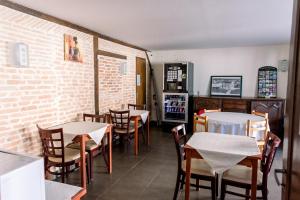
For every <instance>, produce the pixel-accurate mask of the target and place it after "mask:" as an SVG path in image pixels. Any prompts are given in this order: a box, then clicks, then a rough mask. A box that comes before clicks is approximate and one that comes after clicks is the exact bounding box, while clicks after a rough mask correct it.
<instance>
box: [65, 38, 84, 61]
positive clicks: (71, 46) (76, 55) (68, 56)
mask: <svg viewBox="0 0 300 200" xmlns="http://www.w3.org/2000/svg"><path fill="white" fill-rule="evenodd" d="M64 46H65V60H67V61H75V62H81V63H82V62H83V58H82V54H81V51H80V47H79V42H78V38H77V37H76V36H72V35H67V34H65V35H64Z"/></svg>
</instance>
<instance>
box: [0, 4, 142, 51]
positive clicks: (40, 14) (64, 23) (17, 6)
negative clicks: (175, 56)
mask: <svg viewBox="0 0 300 200" xmlns="http://www.w3.org/2000/svg"><path fill="white" fill-rule="evenodd" d="M0 5H2V6H5V7H8V8H11V9H13V10H17V11H20V12H22V13H26V14H28V15H32V16H35V17H38V18H40V19H44V20H47V21H50V22H54V23H56V24H59V25H62V26H66V27H69V28H72V29H75V30H78V31H80V32H83V33H87V34H90V35H93V36H96V37H99V38H101V39H104V40H108V41H111V42H114V43H117V44H120V45H123V46H127V47H130V48H133V49H137V50H141V51H148V50H147V49H144V48H141V47H138V46H136V45H133V44H129V43H127V42H124V41H121V40H118V39H115V38H112V37H109V36H107V35H104V34H101V33H98V32H96V31H93V30H91V29H88V28H85V27H83V26H79V25H77V24H74V23H72V22H69V21H66V20H63V19H60V18H57V17H54V16H52V15H48V14H45V13H43V12H40V11H37V10H34V9H31V8H28V7H25V6H22V5H20V4H17V3H14V2H11V1H8V0H0Z"/></svg>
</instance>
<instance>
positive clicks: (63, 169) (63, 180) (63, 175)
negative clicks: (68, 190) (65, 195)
mask: <svg viewBox="0 0 300 200" xmlns="http://www.w3.org/2000/svg"><path fill="white" fill-rule="evenodd" d="M61 170H62V171H61V182H62V183H64V182H65V166H62V168H61Z"/></svg>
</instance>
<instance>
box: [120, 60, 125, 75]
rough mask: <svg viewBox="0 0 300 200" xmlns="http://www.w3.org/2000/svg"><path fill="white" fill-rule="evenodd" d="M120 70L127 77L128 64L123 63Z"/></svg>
mask: <svg viewBox="0 0 300 200" xmlns="http://www.w3.org/2000/svg"><path fill="white" fill-rule="evenodd" d="M119 70H120V74H121V75H126V74H127V62H122V63H121V64H120V67H119Z"/></svg>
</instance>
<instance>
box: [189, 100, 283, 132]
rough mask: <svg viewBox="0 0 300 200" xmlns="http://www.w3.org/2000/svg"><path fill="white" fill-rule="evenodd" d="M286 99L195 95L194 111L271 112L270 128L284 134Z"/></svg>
mask: <svg viewBox="0 0 300 200" xmlns="http://www.w3.org/2000/svg"><path fill="white" fill-rule="evenodd" d="M284 104H285V100H284V99H279V98H277V99H262V98H229V97H228V98H227V97H205V96H195V97H194V111H195V112H196V111H198V110H200V109H218V108H221V109H222V111H224V112H242V113H251V111H252V110H256V111H258V112H266V113H269V123H270V129H271V131H272V132H273V133H275V134H277V135H279V136H280V137H282V136H283V119H284Z"/></svg>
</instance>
